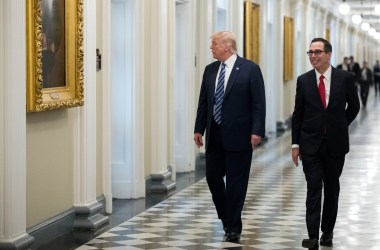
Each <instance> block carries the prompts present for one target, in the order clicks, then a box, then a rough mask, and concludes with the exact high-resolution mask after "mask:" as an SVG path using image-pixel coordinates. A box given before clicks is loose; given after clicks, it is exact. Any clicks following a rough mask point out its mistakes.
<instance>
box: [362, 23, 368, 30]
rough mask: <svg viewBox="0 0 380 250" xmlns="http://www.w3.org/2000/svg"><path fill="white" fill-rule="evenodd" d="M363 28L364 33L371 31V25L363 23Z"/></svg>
mask: <svg viewBox="0 0 380 250" xmlns="http://www.w3.org/2000/svg"><path fill="white" fill-rule="evenodd" d="M360 27H361V28H362V30H364V31H367V30H369V28H370V26H369V23H362V25H361V26H360Z"/></svg>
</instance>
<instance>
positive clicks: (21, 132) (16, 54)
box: [0, 0, 34, 249]
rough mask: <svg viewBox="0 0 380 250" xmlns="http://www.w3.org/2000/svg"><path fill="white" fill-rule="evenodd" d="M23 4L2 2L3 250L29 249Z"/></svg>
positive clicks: (0, 211)
mask: <svg viewBox="0 0 380 250" xmlns="http://www.w3.org/2000/svg"><path fill="white" fill-rule="evenodd" d="M25 4H26V2H25V1H24V0H3V1H0V102H1V103H0V249H27V248H28V247H29V246H30V245H31V244H32V243H33V241H34V238H33V237H31V236H30V235H29V234H27V233H26V160H25V159H26V114H25V112H26V110H25V105H26V102H25V84H26V65H25V62H26V54H25V51H26V48H25V46H26V44H25V41H26V37H25V27H26V24H25V8H26V5H25Z"/></svg>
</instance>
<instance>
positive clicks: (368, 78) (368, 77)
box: [360, 68, 373, 84]
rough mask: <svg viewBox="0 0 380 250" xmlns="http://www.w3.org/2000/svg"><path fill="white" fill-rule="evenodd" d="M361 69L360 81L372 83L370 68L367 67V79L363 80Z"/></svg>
mask: <svg viewBox="0 0 380 250" xmlns="http://www.w3.org/2000/svg"><path fill="white" fill-rule="evenodd" d="M363 70H364V68H363V69H361V70H360V83H367V84H372V82H373V80H372V70H371V69H369V68H367V72H366V74H367V81H364V79H363Z"/></svg>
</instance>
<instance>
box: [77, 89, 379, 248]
mask: <svg viewBox="0 0 380 250" xmlns="http://www.w3.org/2000/svg"><path fill="white" fill-rule="evenodd" d="M350 136H351V137H350V140H351V150H350V153H349V154H348V155H347V157H346V163H345V168H344V171H343V174H342V177H341V194H340V207H339V214H338V220H337V224H336V228H335V231H334V246H333V249H355V250H361V249H363V250H364V249H365V250H375V249H380V225H379V221H380V196H379V194H378V192H379V190H380V183H379V181H378V180H379V179H380V170H379V167H378V164H379V162H380V150H379V149H380V146H379V141H378V140H379V139H378V138H379V137H380V97H379V96H376V97H375V96H374V95H373V93H372V95H371V96H370V98H369V102H368V104H367V107H366V109H362V110H361V111H360V113H359V115H358V117H357V118H356V120H355V121H354V122H353V124H352V125H351V127H350ZM290 141H291V135H290V131H287V132H285V133H284V134H283V135H281V136H280V137H278V138H271V139H269V140H268V142H267V143H266V144H264V145H263V146H261V147H260V148H258V149H257V150H255V151H254V155H253V165H252V169H251V178H250V183H249V189H248V194H247V198H246V203H245V207H244V211H243V223H244V225H243V232H242V239H241V244H235V243H224V242H222V238H223V234H224V232H223V229H222V224H221V223H220V221H219V220H218V219H217V216H216V212H215V209H214V206H213V203H212V200H211V196H210V193H209V190H208V188H207V183H206V181H205V179H201V180H200V181H198V182H196V183H195V184H193V185H191V186H189V187H187V188H186V189H184V190H182V191H180V192H178V193H176V194H174V195H173V196H171V197H170V198H168V199H166V200H164V201H162V202H161V203H158V204H157V205H155V206H153V207H151V208H149V209H148V210H146V211H144V212H143V213H140V214H138V215H137V216H135V217H133V218H131V219H129V220H128V221H125V222H123V223H122V224H120V225H118V226H116V227H114V228H112V229H110V230H109V231H107V232H105V233H103V234H101V235H99V236H98V237H97V238H95V239H92V240H91V241H89V242H88V243H86V244H85V245H83V246H81V247H79V248H77V249H78V250H85V249H115V250H116V249H123V250H124V249H167V250H168V249H172V250H175V249H178V250H181V249H187V250H193V249H201V250H205V249H282V250H284V249H302V248H301V241H302V239H303V238H306V237H307V231H306V226H305V219H304V214H305V205H304V204H305V195H306V182H305V179H304V175H303V172H302V167H298V168H295V167H294V166H293V164H292V161H291V157H290V143H291V142H290ZM320 249H332V248H329V247H320Z"/></svg>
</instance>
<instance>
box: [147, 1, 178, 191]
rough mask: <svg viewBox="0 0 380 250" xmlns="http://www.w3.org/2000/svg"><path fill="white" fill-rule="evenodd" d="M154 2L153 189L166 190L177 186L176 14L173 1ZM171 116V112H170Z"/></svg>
mask: <svg viewBox="0 0 380 250" xmlns="http://www.w3.org/2000/svg"><path fill="white" fill-rule="evenodd" d="M150 4H151V6H150V7H151V13H150V14H151V20H150V21H151V23H150V24H151V25H150V27H151V37H153V38H154V39H153V40H152V41H151V44H150V80H149V88H150V93H151V106H150V114H151V117H150V119H151V124H150V125H149V128H150V143H151V148H150V149H151V177H152V187H151V189H152V191H158V192H162V191H164V192H166V191H168V190H170V189H172V188H174V187H175V182H173V181H172V179H171V174H172V172H170V171H169V169H168V167H169V164H170V163H169V151H168V150H170V142H169V131H168V130H169V112H168V110H169V104H170V103H171V101H170V100H169V99H170V98H172V97H171V96H170V95H169V90H170V86H171V85H172V81H173V79H172V78H171V76H170V75H169V69H171V68H172V67H173V61H172V60H171V57H170V55H172V54H173V53H174V51H173V50H174V46H170V45H172V40H173V39H174V35H173V34H171V33H170V32H171V30H170V25H169V24H170V22H173V21H174V20H169V17H174V15H173V14H172V13H169V11H174V8H171V7H170V4H172V5H174V4H175V2H174V1H173V0H170V1H166V0H153V1H150ZM170 115H171V114H170Z"/></svg>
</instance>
